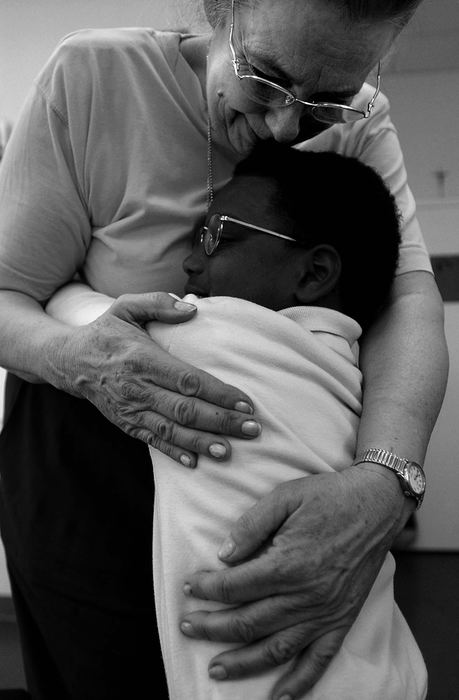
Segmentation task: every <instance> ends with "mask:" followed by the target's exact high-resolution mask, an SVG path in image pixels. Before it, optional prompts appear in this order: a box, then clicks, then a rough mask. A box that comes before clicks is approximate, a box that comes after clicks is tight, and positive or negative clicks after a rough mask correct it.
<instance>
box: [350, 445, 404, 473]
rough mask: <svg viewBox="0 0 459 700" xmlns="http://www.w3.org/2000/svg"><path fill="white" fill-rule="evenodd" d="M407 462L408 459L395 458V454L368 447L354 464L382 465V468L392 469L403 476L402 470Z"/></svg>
mask: <svg viewBox="0 0 459 700" xmlns="http://www.w3.org/2000/svg"><path fill="white" fill-rule="evenodd" d="M409 461H410V460H409V459H404V458H403V457H397V455H396V454H394V453H393V452H389V451H388V450H381V449H379V448H377V447H370V448H369V449H368V450H365V452H364V453H363V455H362V457H360V459H359V460H358V461H357V460H356V461H355V462H354V464H359V463H360V462H375V463H376V464H382V465H383V466H384V467H389V469H393V470H394V471H396V472H397V473H398V474H401V475H402V476H403V474H404V469H405V467H406V465H407V464H408V462H409Z"/></svg>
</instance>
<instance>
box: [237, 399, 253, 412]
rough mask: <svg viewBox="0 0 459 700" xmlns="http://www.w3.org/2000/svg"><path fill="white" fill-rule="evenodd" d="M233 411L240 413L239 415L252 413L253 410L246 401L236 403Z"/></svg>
mask: <svg viewBox="0 0 459 700" xmlns="http://www.w3.org/2000/svg"><path fill="white" fill-rule="evenodd" d="M234 410H235V411H240V412H241V413H253V408H252V406H251V405H250V404H249V403H247V401H238V402H237V404H236V405H235V407H234Z"/></svg>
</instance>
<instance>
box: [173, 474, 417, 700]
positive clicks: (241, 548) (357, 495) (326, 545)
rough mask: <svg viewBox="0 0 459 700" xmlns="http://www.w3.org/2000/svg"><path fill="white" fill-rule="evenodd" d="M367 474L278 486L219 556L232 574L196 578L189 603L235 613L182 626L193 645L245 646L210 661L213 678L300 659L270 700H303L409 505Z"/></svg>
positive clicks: (390, 482) (393, 485)
mask: <svg viewBox="0 0 459 700" xmlns="http://www.w3.org/2000/svg"><path fill="white" fill-rule="evenodd" d="M372 466H375V465H372ZM366 467H367V465H365V466H360V465H359V466H358V467H350V468H349V469H346V470H345V471H343V472H340V473H330V474H320V475H314V476H310V477H307V478H303V479H298V480H295V481H290V482H287V483H284V484H282V485H281V486H279V487H277V488H276V489H275V490H274V491H273V492H272V493H271V494H269V495H268V496H265V497H264V498H262V499H261V500H260V501H259V502H258V503H257V504H256V505H255V506H254V507H253V508H251V509H250V510H249V511H247V512H246V513H245V514H244V515H243V516H242V517H241V518H240V519H239V521H238V522H237V523H236V525H235V526H234V528H233V530H232V533H231V536H230V538H229V539H228V540H227V541H226V543H225V544H224V545H223V546H222V549H221V551H220V553H219V556H220V558H221V559H222V560H223V561H225V562H227V563H231V564H232V565H233V566H232V568H227V569H223V570H220V571H215V572H199V573H197V574H195V575H193V576H192V577H190V579H189V581H188V582H187V583H186V585H185V588H184V592H185V593H187V594H188V595H193V596H195V597H197V598H202V599H209V600H213V601H220V602H222V603H229V604H232V605H238V607H233V608H230V609H223V610H221V611H216V612H203V611H198V612H193V613H189V614H187V615H186V616H185V617H184V618H183V620H182V621H181V622H182V625H181V629H182V631H183V632H184V633H185V634H187V636H191V637H194V638H203V639H212V640H219V641H228V642H244V643H245V644H246V646H242V647H240V648H238V649H235V650H234V649H232V650H231V651H228V652H224V653H222V654H219V655H218V656H216V657H215V658H214V659H212V660H211V661H210V664H209V675H210V676H211V677H213V678H215V679H217V680H219V679H222V680H223V679H224V678H239V677H242V676H246V675H253V674H255V673H257V672H259V671H262V670H265V669H267V668H269V667H272V666H277V665H280V664H282V663H285V662H287V661H289V660H291V659H293V658H294V657H296V658H295V661H294V663H293V665H292V666H290V667H289V670H288V672H287V673H286V674H285V675H284V676H283V677H282V678H281V679H280V680H279V681H278V683H277V684H276V686H275V688H274V690H273V693H272V698H273V700H280V699H281V698H284V696H286V697H289V698H292V699H294V698H297V697H299V696H301V694H302V693H304V692H306V691H307V690H309V689H310V688H311V687H312V686H313V685H314V684H315V683H316V682H317V680H318V679H319V678H320V676H321V675H322V673H323V672H324V671H325V669H326V667H327V666H328V664H329V662H330V661H331V659H332V658H333V657H334V655H335V654H336V652H337V651H338V649H339V648H340V646H341V644H342V641H343V639H344V637H345V635H346V634H347V632H348V630H349V629H350V627H351V625H352V624H353V622H354V620H355V619H356V617H357V615H358V613H359V611H360V609H361V607H362V605H363V603H364V601H365V599H366V597H367V596H368V593H369V591H370V588H371V586H372V584H373V582H374V580H375V578H376V576H377V574H378V571H379V570H380V568H381V565H382V563H383V561H384V558H385V555H386V553H387V551H388V549H389V547H390V545H391V543H392V541H393V539H394V537H395V535H396V533H397V531H398V530H399V529H400V527H401V524H400V520H401V518H402V517H403V516H402V512H403V508H404V504H403V501H404V500H406V499H404V497H403V495H401V490H400V486H399V485H398V483H397V480H396V477H395V476H394V475H392V474H391V473H390V472H388V470H384V468H381V469H379V468H376V469H372V467H371V466H370V467H369V468H368V469H367V468H366ZM397 512H398V514H399V515H398V516H397V515H396V514H395V513H397ZM395 520H397V522H395ZM225 546H226V551H225ZM261 547H262V548H263V549H262V550H261V549H260V548H261ZM231 549H232V553H228V552H231ZM256 552H257V553H258V556H257V557H255V558H252V559H248V557H251V556H253V555H254V554H255V553H256ZM225 554H226V556H225Z"/></svg>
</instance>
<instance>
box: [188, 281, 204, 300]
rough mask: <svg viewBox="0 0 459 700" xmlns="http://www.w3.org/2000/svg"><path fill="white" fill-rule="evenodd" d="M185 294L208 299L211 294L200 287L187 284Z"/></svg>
mask: <svg viewBox="0 0 459 700" xmlns="http://www.w3.org/2000/svg"><path fill="white" fill-rule="evenodd" d="M185 294H194V295H195V296H196V297H208V296H209V294H208V293H207V292H205V291H204V290H202V289H200V288H199V287H196V286H194V285H193V284H187V285H186V286H185Z"/></svg>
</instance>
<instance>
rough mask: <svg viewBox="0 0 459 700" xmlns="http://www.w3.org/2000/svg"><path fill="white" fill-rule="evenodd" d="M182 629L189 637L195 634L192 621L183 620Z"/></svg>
mask: <svg viewBox="0 0 459 700" xmlns="http://www.w3.org/2000/svg"><path fill="white" fill-rule="evenodd" d="M180 629H181V630H182V632H183V633H184V634H186V635H188V636H189V637H192V636H193V635H194V629H193V625H192V624H191V622H182V623H181V624H180Z"/></svg>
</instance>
